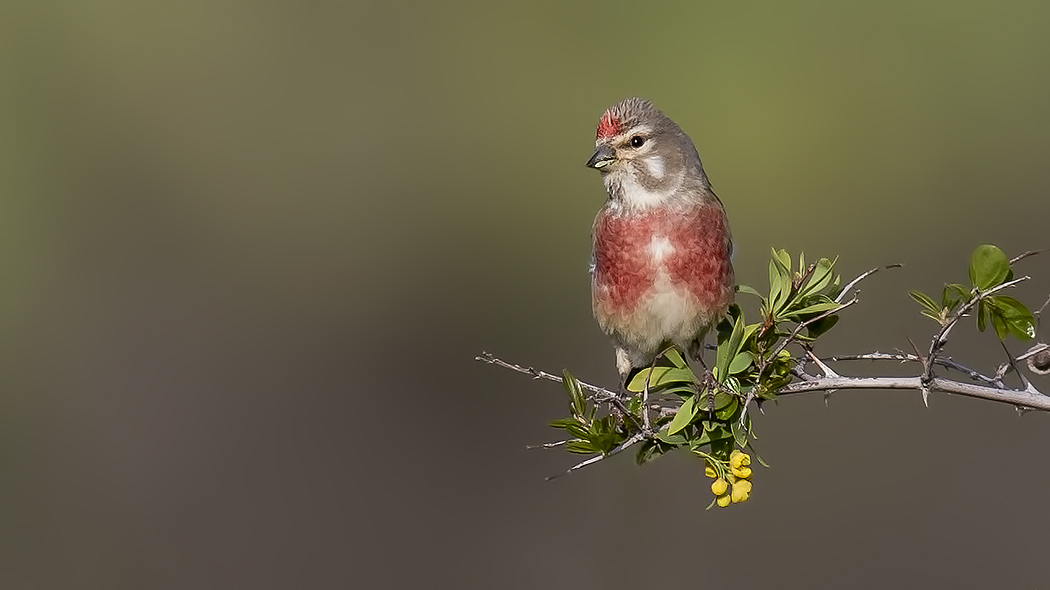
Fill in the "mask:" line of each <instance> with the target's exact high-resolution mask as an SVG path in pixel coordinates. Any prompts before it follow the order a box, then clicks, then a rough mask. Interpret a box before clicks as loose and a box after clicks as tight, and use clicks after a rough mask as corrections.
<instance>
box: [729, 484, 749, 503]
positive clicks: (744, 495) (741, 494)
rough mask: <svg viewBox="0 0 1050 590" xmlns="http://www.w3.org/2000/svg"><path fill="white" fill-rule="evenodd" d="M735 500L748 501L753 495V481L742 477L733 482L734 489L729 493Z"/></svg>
mask: <svg viewBox="0 0 1050 590" xmlns="http://www.w3.org/2000/svg"><path fill="white" fill-rule="evenodd" d="M729 495H730V497H731V498H732V500H733V502H746V501H747V499H748V498H750V497H751V482H749V481H747V480H746V479H740V480H737V481H735V482H734V483H733V491H732V492H731V493H730V494H729Z"/></svg>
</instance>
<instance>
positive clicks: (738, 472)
mask: <svg viewBox="0 0 1050 590" xmlns="http://www.w3.org/2000/svg"><path fill="white" fill-rule="evenodd" d="M733 475H735V476H737V477H738V478H740V479H747V478H749V477H751V468H750V467H734V468H733Z"/></svg>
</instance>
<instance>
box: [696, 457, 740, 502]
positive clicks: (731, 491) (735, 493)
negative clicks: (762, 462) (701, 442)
mask: <svg viewBox="0 0 1050 590" xmlns="http://www.w3.org/2000/svg"><path fill="white" fill-rule="evenodd" d="M706 463H707V465H706V467H705V468H704V475H706V476H707V477H710V478H711V479H713V480H715V481H713V482H711V493H712V494H714V495H715V502H714V503H715V504H718V505H719V506H720V507H722V508H725V507H726V506H729V504H730V503H733V504H739V503H740V502H746V501H747V499H748V498H750V497H751V468H750V467H748V466H749V465H751V455H748V454H747V453H745V452H743V451H739V450H736V449H734V450H733V452H732V453H730V455H729V461H728V462H726V461H721V460H718V459H715V458H714V457H711V456H708V458H707V462H706Z"/></svg>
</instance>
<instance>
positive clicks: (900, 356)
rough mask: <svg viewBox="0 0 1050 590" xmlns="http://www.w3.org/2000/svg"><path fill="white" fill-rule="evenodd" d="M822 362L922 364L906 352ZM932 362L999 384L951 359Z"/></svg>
mask: <svg viewBox="0 0 1050 590" xmlns="http://www.w3.org/2000/svg"><path fill="white" fill-rule="evenodd" d="M1023 356H1024V357H1027V356H1028V355H1027V354H1026V355H1023ZM824 360H825V361H829V362H838V361H862V360H871V361H900V362H902V363H905V362H914V363H921V362H922V359H921V358H919V357H918V356H916V355H914V354H908V353H906V352H898V353H894V354H888V353H885V352H869V353H866V354H836V355H834V356H829V357H825V358H824ZM1017 360H1023V359H1022V358H1018V359H1017ZM933 362H934V363H936V364H938V365H940V366H942V367H944V368H946V369H954V370H956V371H959V372H960V373H965V374H966V375H967V376H968V377H970V379H973V380H974V381H984V382H985V383H991V384H993V385H994V384H996V383H998V382H999V381H998V380H997V379H995V378H992V377H989V376H987V375H984V374H982V373H980V372H978V371H976V370H974V369H971V368H969V367H967V366H965V365H962V364H959V363H957V362H955V361H953V360H952V359H951V358H940V357H938V358H936V359H934V361H933Z"/></svg>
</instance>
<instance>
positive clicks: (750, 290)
mask: <svg viewBox="0 0 1050 590" xmlns="http://www.w3.org/2000/svg"><path fill="white" fill-rule="evenodd" d="M736 292H737V293H746V294H748V295H754V296H755V297H758V298H759V299H761V298H762V294H761V293H759V292H758V291H756V290H755V289H754V287H749V286H747V285H737V286H736Z"/></svg>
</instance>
